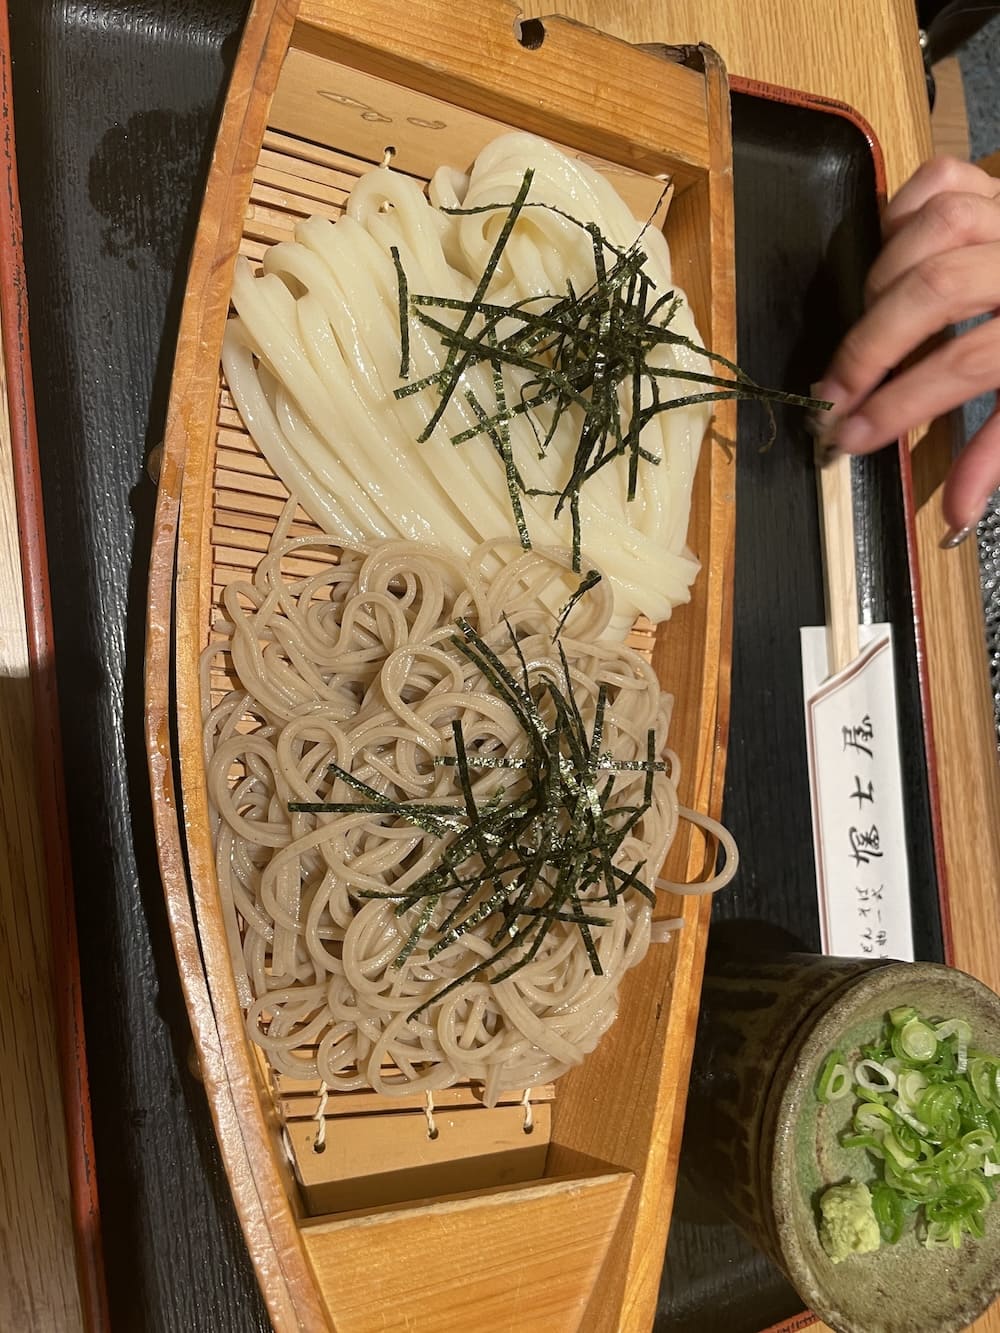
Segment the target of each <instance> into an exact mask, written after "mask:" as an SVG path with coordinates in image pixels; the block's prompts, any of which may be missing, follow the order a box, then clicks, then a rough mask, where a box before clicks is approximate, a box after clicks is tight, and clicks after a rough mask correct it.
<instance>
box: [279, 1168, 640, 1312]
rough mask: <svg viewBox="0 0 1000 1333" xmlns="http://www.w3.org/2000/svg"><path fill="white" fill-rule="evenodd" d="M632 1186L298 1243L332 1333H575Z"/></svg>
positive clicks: (453, 1212) (624, 1178)
mask: <svg viewBox="0 0 1000 1333" xmlns="http://www.w3.org/2000/svg"><path fill="white" fill-rule="evenodd" d="M632 1183H633V1181H632V1177H631V1176H630V1175H628V1174H627V1173H619V1174H615V1175H605V1176H595V1177H593V1178H591V1179H580V1180H568V1181H556V1180H550V1181H545V1182H543V1183H541V1184H538V1185H534V1186H530V1187H528V1188H525V1189H521V1190H511V1191H507V1192H504V1193H500V1194H491V1195H489V1196H485V1197H478V1198H477V1197H472V1198H461V1199H456V1200H453V1201H450V1202H439V1203H434V1204H432V1205H429V1206H427V1207H424V1208H413V1209H406V1210H399V1211H396V1212H390V1213H384V1214H380V1215H376V1216H373V1217H368V1218H365V1219H363V1220H357V1221H355V1220H352V1221H341V1222H330V1223H327V1224H325V1225H320V1226H310V1227H307V1228H306V1229H305V1233H304V1234H305V1243H306V1248H307V1250H308V1252H309V1255H310V1258H311V1259H312V1262H313V1264H314V1265H315V1267H316V1272H317V1276H318V1278H319V1281H320V1283H321V1284H322V1286H323V1287H324V1289H325V1290H327V1291H329V1292H330V1293H331V1297H332V1299H331V1306H332V1309H333V1311H334V1312H335V1321H336V1328H337V1333H369V1330H371V1329H376V1328H377V1329H379V1330H380V1333H381V1331H383V1330H384V1333H408V1331H409V1330H415V1329H420V1330H422V1333H431V1331H432V1330H433V1333H466V1330H468V1329H469V1328H470V1327H472V1326H475V1327H477V1328H481V1329H489V1330H493V1329H497V1330H500V1329H517V1330H518V1333H577V1331H578V1330H579V1329H580V1328H581V1326H582V1325H581V1320H582V1318H583V1315H584V1311H585V1309H586V1307H587V1304H588V1299H589V1298H590V1295H591V1293H592V1292H593V1291H594V1290H595V1288H596V1285H597V1282H598V1279H599V1277H600V1276H602V1262H603V1260H604V1257H605V1254H606V1252H607V1248H608V1245H609V1244H610V1243H611V1241H612V1238H613V1237H614V1235H615V1231H616V1229H617V1227H618V1222H619V1218H620V1217H621V1212H622V1206H623V1204H624V1202H625V1199H626V1197H627V1196H628V1193H629V1191H630V1188H631V1186H632ZM621 1327H622V1328H626V1327H629V1325H627V1324H623V1325H621Z"/></svg>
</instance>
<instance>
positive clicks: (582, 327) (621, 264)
mask: <svg viewBox="0 0 1000 1333" xmlns="http://www.w3.org/2000/svg"><path fill="white" fill-rule="evenodd" d="M531 181H532V172H531V170H530V169H529V170H527V171H525V173H524V176H523V178H522V181H521V185H520V188H519V189H518V191H517V194H516V196H515V198H514V200H513V202H512V203H509V204H507V203H496V204H480V205H477V206H476V207H475V208H468V209H466V208H446V209H443V210H442V211H443V212H446V213H449V214H455V215H468V214H474V213H496V212H506V217H505V219H504V222H503V225H502V227H501V229H500V233H499V235H498V236H497V240H496V243H495V244H494V246H493V249H492V251H491V253H490V256H489V258H488V260H487V262H486V264H485V266H484V268H483V273H482V276H481V278H480V280H479V282H478V283H477V285H476V290H475V292H474V293H473V295H472V296H471V298H470V299H469V300H468V301H463V300H460V299H458V298H455V297H444V296H436V295H434V294H432V293H426V294H419V293H409V292H408V289H407V286H406V279H405V274H404V273H403V272H402V269H401V265H400V264H399V258H398V253H397V252H395V251H393V261H394V263H396V265H397V275H398V281H399V322H400V342H401V346H402V348H403V356H402V360H403V362H404V363H406V362H408V359H409V358H408V348H409V320H410V318H411V317H412V318H416V319H417V320H419V321H420V323H422V324H423V325H425V326H426V327H427V328H428V329H429V330H430V331H431V332H433V333H436V334H437V335H438V337H439V338H440V340H441V343H442V346H443V347H444V348H445V350H446V356H445V361H444V365H443V366H442V367H441V369H440V370H439V371H437V372H436V373H435V374H433V375H430V376H426V377H424V378H423V379H421V380H419V381H414V382H411V383H408V384H404V385H401V386H400V387H399V388H397V389H396V390H395V394H396V397H398V398H404V397H407V396H408V395H409V394H411V393H415V392H417V391H419V390H420V389H424V388H427V387H432V388H433V389H434V390H435V391H436V392H437V394H438V395H439V401H438V403H437V405H436V407H435V409H434V412H433V414H432V416H431V418H430V420H429V421H428V423H427V426H426V427H425V429H424V431H423V432H422V433H421V435H420V441H421V442H423V441H425V440H427V439H428V438H429V437H430V434H431V432H432V431H433V430H434V429H435V427H436V426H437V425H438V423H439V422H440V420H441V418H442V416H443V414H444V411H445V409H446V408H447V405H448V403H449V402H450V400H451V398H452V396H453V394H454V393H455V391H456V390H457V389H458V387H459V386H460V385H461V384H462V383H463V381H464V378H465V376H466V372H467V371H468V370H469V368H470V367H471V366H473V365H476V364H481V363H485V364H486V366H487V367H488V368H489V370H490V372H491V383H492V386H493V394H494V399H495V401H494V403H493V404H490V405H487V404H484V403H481V402H479V401H478V400H476V399H475V397H474V396H473V395H471V394H468V393H467V394H466V396H467V398H468V400H469V402H470V405H471V406H472V409H473V412H474V414H475V417H476V424H475V425H474V426H470V427H468V428H467V429H465V430H463V431H461V432H459V433H458V434H457V435H454V436H452V443H453V444H456V445H457V444H462V443H464V442H465V441H466V440H471V439H474V438H476V437H477V436H482V435H486V436H487V437H488V438H489V439H490V440H491V442H492V443H493V446H494V448H496V450H497V452H498V453H499V454H500V457H501V459H502V460H503V463H504V469H505V474H506V477H507V488H508V492H509V495H510V501H511V510H512V512H513V515H514V524H515V527H516V529H517V533H518V538H519V540H520V542H521V545H522V546H523V547H525V548H527V547H529V546H530V544H531V543H530V535H529V532H528V528H527V524H526V522H525V518H524V513H523V508H522V506H521V503H520V496H521V495H532V496H538V495H549V494H552V497H553V498H554V500H555V505H554V517H558V516H559V515H560V514H561V513H562V511H563V510H564V509H565V508H567V507H568V509H569V513H570V520H571V527H572V538H571V542H572V554H573V568H574V570H577V571H579V569H580V559H581V543H582V532H581V522H580V491H581V489H582V487H583V486H584V485H585V484H586V482H587V481H589V479H590V478H591V477H593V476H594V475H595V474H596V473H597V472H599V471H600V469H601V468H602V467H605V466H607V464H609V463H611V462H612V461H613V460H614V459H616V458H619V457H624V456H627V459H628V488H627V496H628V499H629V500H630V501H631V500H633V499H634V498H635V496H636V494H637V490H638V481H639V467H640V463H646V464H649V465H651V466H656V465H657V464H658V463H659V461H660V460H659V458H658V457H657V456H656V455H655V454H653V453H651V452H650V451H649V450H648V449H645V448H644V447H642V445H641V443H640V437H641V433H642V430H643V428H644V427H645V426H646V425H648V424H649V422H650V421H652V420H653V418H654V417H656V416H657V415H658V414H659V413H660V412H668V411H673V410H674V409H676V408H682V407H689V406H693V405H695V404H698V403H706V402H719V401H721V400H724V399H733V398H736V399H754V400H758V401H763V402H765V403H768V404H770V403H785V404H790V405H794V406H799V407H803V408H808V409H811V410H814V411H815V410H820V409H826V408H829V407H830V406H831V404H829V403H827V402H820V401H819V400H817V399H813V398H807V397H804V396H802V395H800V394H792V393H785V392H783V391H781V390H777V389H767V388H764V387H762V386H761V385H758V384H756V383H754V381H753V380H751V379H750V378H749V377H748V376H747V375H746V374H744V372H743V371H741V370H740V368H739V367H738V366H737V365H736V364H735V363H734V362H732V361H730V360H729V359H728V358H726V357H724V356H721V355H719V354H718V353H715V352H712V351H710V350H709V349H708V348H705V347H700V346H698V344H697V343H695V342H694V341H693V340H692V339H690V338H688V337H686V336H685V335H683V334H681V333H678V332H677V331H676V330H674V329H672V328H671V327H670V324H671V322H672V320H673V318H674V316H675V314H676V312H677V310H678V309H679V308H680V305H681V298H680V297H679V296H678V295H677V293H676V292H675V291H673V290H670V291H667V292H657V291H656V286H655V283H654V282H653V280H652V278H651V277H650V276H649V274H648V273H647V272H646V271H645V270H644V268H643V264H644V262H645V259H646V256H645V253H644V251H643V249H642V247H641V244H640V243H641V240H642V234H641V233H640V235H639V237H637V238H636V240H635V241H634V242H633V244H632V245H630V246H628V247H627V248H623V247H621V246H618V245H615V244H613V243H612V242H611V241H610V240H609V239H608V238H607V237H606V236H605V235H604V234H603V233H602V231H601V230H600V228H599V227H598V226H597V225H596V224H595V223H593V222H586V223H585V222H581V221H580V220H579V219H577V218H574V217H573V216H572V215H571V214H569V213H567V212H565V211H564V210H562V209H560V208H556V207H554V206H553V205H549V204H544V203H542V202H540V201H535V200H529V199H528V193H529V191H530V187H531ZM531 208H541V209H547V210H548V211H550V212H553V213H556V214H558V215H559V216H560V217H561V218H564V219H565V220H566V221H568V222H570V223H572V224H573V225H574V226H577V227H580V228H581V229H582V230H583V231H586V232H587V234H588V235H589V237H590V240H591V244H592V247H593V255H594V273H595V279H594V282H593V283H592V285H591V286H590V287H589V288H588V289H587V291H585V292H583V293H581V294H579V295H578V294H577V293H576V292H575V291H574V290H573V287H572V284H571V283H567V291H565V292H562V293H560V292H552V293H549V294H541V295H536V296H533V297H528V298H525V299H523V300H521V301H518V302H515V303H514V304H513V305H511V306H509V307H505V306H501V305H498V304H496V303H495V302H490V301H487V300H486V299H485V297H486V292H487V289H488V288H489V285H490V282H491V281H492V278H493V276H494V274H495V273H496V270H497V267H498V265H499V264H500V262H501V260H502V258H503V252H504V249H505V247H506V245H507V242H508V240H509V238H510V235H511V232H512V231H513V228H514V224H515V222H516V221H517V218H518V217H519V216H520V214H521V213H522V212H523V211H524V210H526V209H531ZM539 304H541V308H540V309H538V308H532V307H538V306H539ZM432 310H452V311H456V312H458V313H460V315H461V318H460V320H459V322H458V325H457V327H455V328H452V327H450V326H449V325H447V324H446V323H444V322H443V321H442V320H441V319H438V318H436V317H435V316H434V315H433V314H431V313H430V312H431V311H432ZM503 323H506V324H510V325H512V326H513V328H512V330H511V331H510V332H509V333H507V334H505V336H503V337H500V336H498V332H497V330H498V327H499V326H500V325H501V324H503ZM663 345H671V346H683V347H687V348H690V349H691V350H692V351H695V352H697V353H698V354H700V355H701V356H704V357H705V358H706V359H707V360H708V361H709V362H711V363H713V364H714V365H716V366H718V367H720V368H721V369H724V370H726V371H728V372H729V376H728V377H727V376H725V375H722V374H718V375H716V374H712V373H709V372H702V371H693V370H681V369H667V368H664V367H662V366H657V365H654V364H653V363H652V361H651V359H650V358H651V356H652V354H653V353H654V352H655V351H656V349H657V348H658V347H660V346H663ZM513 367H516V368H518V369H519V370H522V371H527V372H528V375H529V378H528V380H527V381H526V382H524V383H522V385H521V389H520V394H519V396H517V397H515V398H514V399H513V400H512V398H511V395H510V394H508V393H507V392H506V389H505V385H504V378H503V372H504V369H505V368H513ZM400 378H401V379H407V378H408V376H407V374H406V373H405V371H402V370H401V373H400ZM669 379H674V380H680V381H691V382H693V383H696V384H704V385H706V386H707V387H706V390H705V391H704V392H701V393H691V394H686V395H683V396H681V397H677V398H664V397H663V396H662V395H661V393H660V389H659V385H660V383H661V382H662V381H664V380H669ZM623 398H624V400H625V401H627V402H628V404H629V411H628V413H627V417H628V420H627V424H626V423H623V419H622V418H623V413H622V400H623ZM572 405H576V406H578V407H580V408H581V409H582V410H583V413H584V419H583V423H582V426H581V428H580V433H579V438H578V441H577V445H576V449H575V452H574V456H573V459H572V462H571V464H570V468H569V475H568V477H567V478H566V479H565V481H564V482H563V483H562V485H561V487H560V489H559V490H557V491H556V492H554V493H550V492H548V491H539V490H529V489H528V488H526V487H525V485H524V482H523V479H522V477H521V474H520V471H519V469H518V467H517V461H516V459H515V458H514V457H513V452H512V445H511V439H510V431H509V423H510V422H511V421H512V420H513V419H514V418H515V417H516V416H519V415H522V414H525V413H527V416H528V421H529V423H530V424H531V427H532V431H533V433H534V435H535V438H536V440H537V441H538V447H539V457H544V455H545V452H546V450H547V449H548V446H549V444H550V443H551V441H552V439H553V437H554V435H555V432H556V429H557V427H558V425H559V422H560V420H561V419H562V417H563V415H564V413H565V412H566V411H567V409H568V408H569V407H570V406H572ZM542 408H544V409H546V410H548V411H550V412H551V418H550V420H549V422H548V425H547V426H546V425H544V424H543V423H542V422H541V421H540V420H539V419H538V416H537V413H538V410H539V409H542ZM773 432H774V426H773V419H772V439H773ZM769 443H770V441H769V442H768V444H769ZM765 447H767V445H765Z"/></svg>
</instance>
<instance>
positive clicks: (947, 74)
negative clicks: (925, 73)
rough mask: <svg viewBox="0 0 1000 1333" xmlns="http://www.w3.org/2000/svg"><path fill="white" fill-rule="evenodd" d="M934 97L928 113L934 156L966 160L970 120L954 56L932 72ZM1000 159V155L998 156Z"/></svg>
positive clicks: (938, 65)
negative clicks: (940, 154)
mask: <svg viewBox="0 0 1000 1333" xmlns="http://www.w3.org/2000/svg"><path fill="white" fill-rule="evenodd" d="M932 73H933V75H934V86H935V88H936V89H937V96H936V98H935V100H934V110H933V112H932V113H931V138H932V140H933V143H934V151H935V153H950V154H951V156H952V157H961V158H965V160H966V161H968V158H969V119H968V116H967V115H966V114H965V88H964V86H963V84H962V67H961V65H960V64H959V63H958V57H957V56H948V57H947V58H946V59H945V60H939V61H938V63H937V64H936V65H935V66H934V69H933V70H932ZM998 156H1000V155H998Z"/></svg>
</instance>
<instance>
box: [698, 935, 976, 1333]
mask: <svg viewBox="0 0 1000 1333" xmlns="http://www.w3.org/2000/svg"><path fill="white" fill-rule="evenodd" d="M903 1004H912V1005H914V1006H915V1007H916V1008H917V1009H918V1010H920V1011H921V1012H922V1013H925V1014H927V1015H928V1016H940V1017H942V1018H944V1017H947V1018H962V1019H965V1020H966V1021H967V1022H968V1023H969V1024H970V1025H971V1027H972V1031H973V1040H974V1043H975V1044H976V1045H978V1046H980V1047H981V1048H982V1049H983V1050H985V1051H988V1052H990V1053H991V1054H993V1053H995V1054H998V1055H1000V998H998V997H997V996H996V995H994V993H993V992H992V991H991V990H989V989H988V988H987V987H985V986H983V985H982V984H981V983H980V982H978V981H975V980H974V979H973V978H972V977H969V976H966V974H965V973H963V972H958V971H956V970H954V969H953V968H948V967H943V966H940V965H938V964H933V963H898V962H892V961H886V960H869V959H864V960H859V959H845V958H823V957H819V956H815V955H811V954H798V955H796V954H791V955H786V956H783V957H780V958H779V957H775V958H767V957H760V958H758V959H756V960H755V961H754V962H752V963H747V962H746V960H743V961H739V960H737V959H735V958H733V959H731V960H728V961H727V960H725V959H722V960H719V959H716V960H714V961H713V963H712V964H711V965H710V968H709V971H708V973H707V975H706V981H705V989H704V998H703V1005H702V1014H701V1019H700V1025H699V1033H698V1041H697V1045H696V1053H695V1067H694V1070H693V1073H692V1085H691V1096H690V1098H689V1102H688V1129H687V1140H686V1143H687V1146H688V1149H689V1153H688V1161H689V1163H690V1173H691V1175H692V1177H693V1180H694V1183H695V1184H696V1185H697V1186H698V1187H699V1189H700V1190H701V1191H704V1192H705V1193H706V1194H708V1195H709V1197H711V1198H712V1199H713V1200H714V1201H716V1202H717V1203H718V1204H719V1205H720V1206H721V1208H722V1209H723V1211H725V1212H726V1213H727V1215H728V1216H729V1217H730V1218H731V1219H732V1220H733V1221H734V1222H736V1223H737V1224H738V1225H739V1226H741V1227H742V1229H743V1230H744V1231H745V1232H746V1234H747V1235H748V1236H749V1238H750V1239H751V1240H752V1241H753V1242H754V1244H756V1245H757V1246H758V1247H759V1248H760V1249H762V1250H763V1251H764V1252H765V1253H766V1254H767V1255H768V1256H769V1257H770V1258H771V1259H773V1260H774V1262H775V1263H777V1264H778V1265H779V1267H781V1268H782V1269H783V1270H784V1272H785V1273H786V1275H787V1276H788V1278H789V1281H790V1282H791V1283H792V1285H793V1286H794V1287H795V1288H796V1290H797V1291H798V1293H799V1295H800V1296H801V1297H802V1299H803V1301H804V1302H805V1303H806V1304H807V1305H808V1306H809V1307H810V1308H811V1309H812V1310H814V1311H815V1312H816V1313H817V1314H818V1315H819V1316H820V1317H821V1318H822V1319H823V1320H824V1321H825V1322H826V1323H827V1324H829V1325H830V1326H831V1327H832V1328H834V1329H836V1330H838V1333H953V1331H954V1330H959V1329H962V1328H965V1327H966V1326H967V1325H968V1324H969V1323H971V1322H972V1320H974V1319H975V1318H976V1317H977V1316H978V1315H979V1314H981V1313H982V1311H983V1310H984V1309H985V1308H986V1307H987V1306H988V1305H989V1304H990V1302H991V1301H992V1299H993V1298H994V1297H995V1296H996V1295H997V1294H998V1293H1000V1201H998V1202H996V1203H995V1204H994V1205H993V1206H992V1207H991V1208H990V1209H989V1210H988V1211H987V1224H986V1237H985V1238H984V1239H983V1240H980V1241H974V1240H972V1239H971V1238H970V1237H966V1238H965V1240H964V1243H963V1245H962V1247H961V1249H959V1250H954V1249H932V1250H928V1249H926V1248H924V1246H922V1245H921V1244H920V1242H919V1241H918V1239H917V1238H916V1235H915V1234H914V1233H913V1229H912V1228H910V1229H909V1230H908V1232H907V1234H906V1235H904V1237H903V1238H902V1240H900V1242H899V1243H898V1244H897V1245H895V1246H883V1247H882V1249H881V1250H879V1251H878V1252H877V1253H876V1254H872V1255H855V1256H851V1257H850V1258H848V1259H846V1260H845V1261H844V1262H842V1263H840V1264H834V1263H833V1262H832V1261H831V1260H830V1258H829V1257H828V1255H827V1254H826V1252H825V1251H824V1250H823V1248H822V1246H821V1245H820V1242H819V1234H818V1228H817V1220H818V1212H817V1204H818V1199H819V1196H820V1195H821V1194H822V1192H823V1190H824V1189H825V1188H827V1187H828V1186H829V1185H831V1184H835V1183H838V1182H840V1181H843V1180H845V1179H848V1178H852V1177H853V1178H855V1179H859V1180H866V1181H867V1180H870V1179H872V1177H873V1175H874V1172H873V1167H872V1164H871V1161H870V1159H869V1158H868V1156H867V1154H866V1153H865V1152H864V1151H863V1150H861V1149H853V1150H847V1149H844V1148H842V1147H841V1146H840V1144H839V1142H838V1137H839V1134H840V1133H841V1131H842V1130H843V1129H844V1128H846V1127H847V1124H848V1122H849V1120H850V1117H851V1114H852V1108H853V1099H852V1098H846V1099H844V1100H843V1101H841V1102H835V1103H832V1104H830V1105H829V1106H824V1105H821V1104H820V1103H819V1102H818V1101H817V1099H816V1095H815V1088H816V1082H817V1078H818V1075H819V1072H820V1069H821V1068H822V1065H823V1063H824V1061H825V1060H826V1057H827V1055H828V1054H829V1052H830V1051H831V1050H833V1049H840V1050H843V1051H844V1052H845V1053H849V1052H851V1051H856V1050H857V1049H858V1047H859V1046H860V1045H861V1044H862V1043H863V1042H867V1041H871V1040H873V1039H874V1038H875V1037H877V1035H878V1034H879V1032H880V1031H881V1028H882V1025H883V1022H884V1019H885V1015H886V1013H887V1012H888V1011H889V1010H890V1009H892V1008H894V1007H896V1006H897V1005H903Z"/></svg>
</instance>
